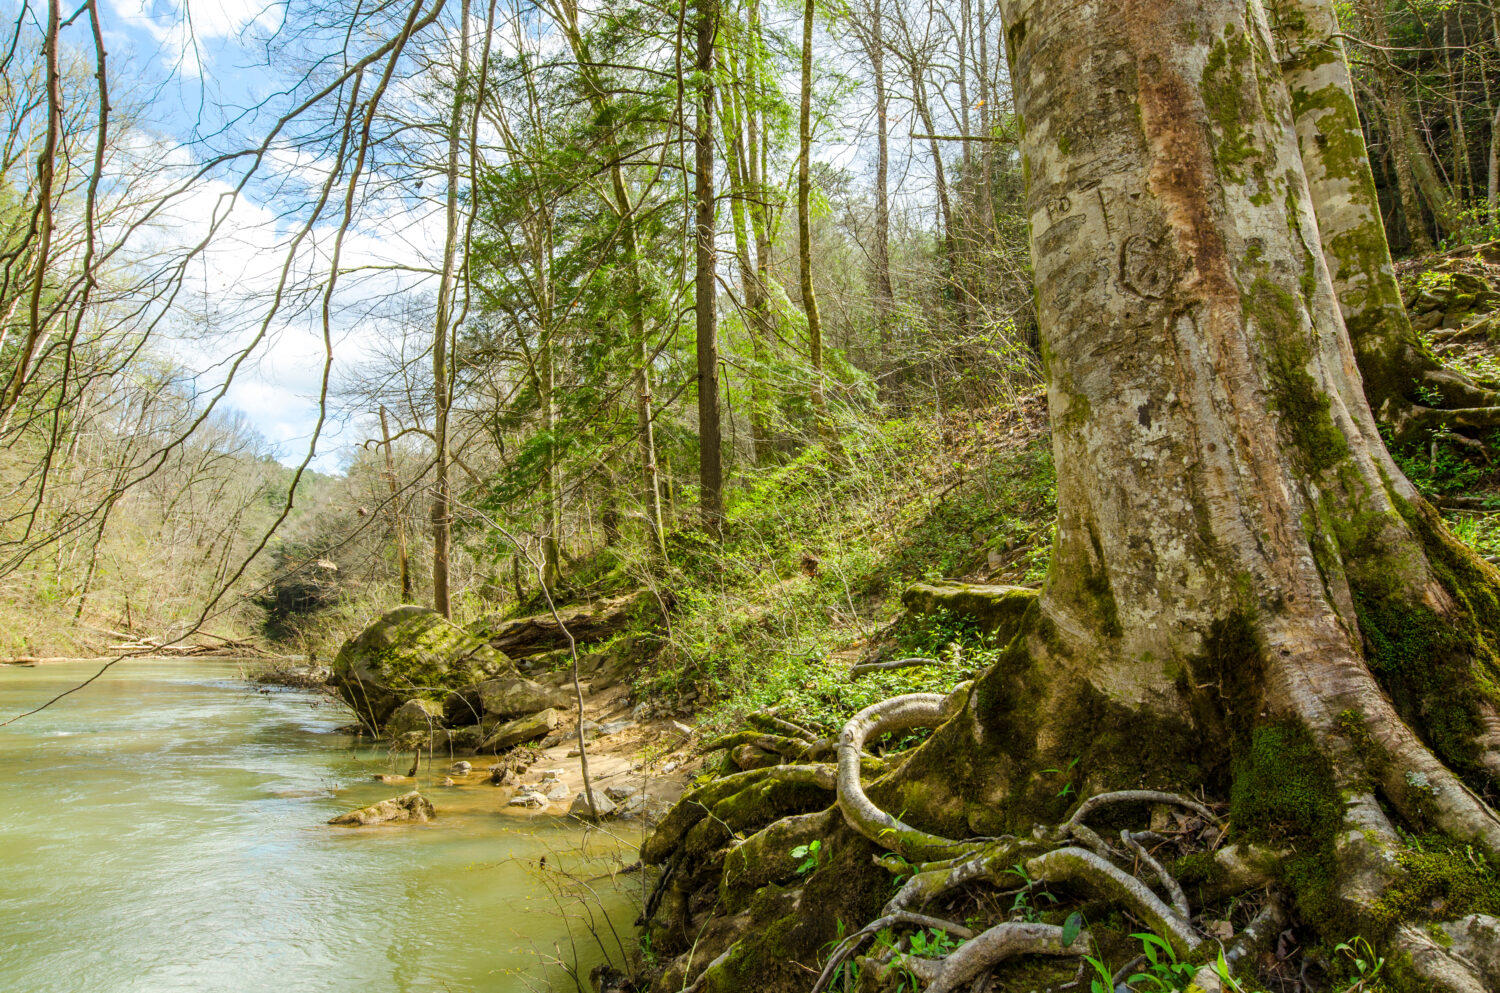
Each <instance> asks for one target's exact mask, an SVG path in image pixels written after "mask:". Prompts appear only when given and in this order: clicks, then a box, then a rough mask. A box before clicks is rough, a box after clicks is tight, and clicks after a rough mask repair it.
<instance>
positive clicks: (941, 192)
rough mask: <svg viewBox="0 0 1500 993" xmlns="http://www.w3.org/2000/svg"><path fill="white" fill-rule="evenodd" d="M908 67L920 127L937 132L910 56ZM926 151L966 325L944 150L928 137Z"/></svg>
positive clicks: (947, 262) (947, 265) (946, 257)
mask: <svg viewBox="0 0 1500 993" xmlns="http://www.w3.org/2000/svg"><path fill="white" fill-rule="evenodd" d="M909 68H910V69H911V91H912V102H913V103H914V104H915V105H916V110H917V116H918V117H920V118H921V120H922V126H923V127H924V128H926V129H927V133H928V134H929V135H936V134H937V131H936V130H935V128H934V127H933V119H932V108H931V107H930V106H929V105H928V103H927V84H926V82H925V81H924V80H923V78H922V70H921V67H920V66H919V65H918V63H917V60H916V58H915V57H914V56H913V57H912V58H911V60H910V62H909ZM927 147H928V151H929V152H930V153H931V155H932V180H933V185H934V186H935V187H936V188H937V200H938V215H939V217H940V218H941V220H942V222H943V236H942V248H943V262H944V269H945V270H946V274H947V277H948V285H949V290H950V292H952V294H953V297H954V300H955V301H957V304H958V307H957V310H958V323H959V326H960V327H965V328H966V327H968V326H969V308H968V301H967V298H966V295H965V293H964V290H963V280H962V272H961V270H960V264H959V258H958V241H957V234H956V232H955V231H954V227H953V206H952V202H951V198H950V197H949V196H948V174H947V170H946V169H944V168H943V152H942V149H941V148H940V147H939V146H938V142H937V139H936V138H935V137H931V138H929V139H928V141H927Z"/></svg>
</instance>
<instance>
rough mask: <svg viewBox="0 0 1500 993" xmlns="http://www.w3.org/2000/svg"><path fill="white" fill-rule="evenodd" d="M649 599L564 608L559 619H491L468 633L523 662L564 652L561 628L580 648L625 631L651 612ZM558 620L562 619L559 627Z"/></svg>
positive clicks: (643, 595)
mask: <svg viewBox="0 0 1500 993" xmlns="http://www.w3.org/2000/svg"><path fill="white" fill-rule="evenodd" d="M649 596H650V594H649V593H633V594H631V595H629V596H622V597H614V598H612V599H607V600H599V601H597V602H595V603H593V604H588V605H584V606H578V607H563V608H560V609H559V610H558V617H553V616H552V612H551V611H548V612H546V613H543V614H534V615H532V616H530V617H513V618H509V619H506V618H502V617H499V616H498V615H491V616H488V617H483V618H480V619H479V620H477V621H475V622H474V623H473V624H470V625H469V630H470V631H471V632H473V633H474V635H475V636H477V637H479V638H483V639H484V640H485V641H486V642H488V643H489V645H490V647H491V648H494V649H495V650H496V651H500V652H504V653H505V654H506V655H508V656H509V657H511V658H513V659H525V658H530V657H532V656H533V655H540V654H542V653H543V652H549V651H554V650H556V649H559V648H567V647H568V635H567V633H564V631H563V628H564V627H566V628H567V631H568V633H571V634H572V635H573V640H574V641H576V642H577V643H578V644H580V645H582V644H584V643H585V642H590V641H598V640H599V639H601V638H608V637H609V636H610V635H613V634H616V633H618V632H620V631H622V630H624V628H625V627H626V625H627V624H629V622H630V620H631V618H632V617H633V616H634V615H635V613H636V611H638V610H641V609H650V608H649V605H648V604H647V602H646V600H647V597H649ZM558 618H561V620H562V623H561V624H559V623H558Z"/></svg>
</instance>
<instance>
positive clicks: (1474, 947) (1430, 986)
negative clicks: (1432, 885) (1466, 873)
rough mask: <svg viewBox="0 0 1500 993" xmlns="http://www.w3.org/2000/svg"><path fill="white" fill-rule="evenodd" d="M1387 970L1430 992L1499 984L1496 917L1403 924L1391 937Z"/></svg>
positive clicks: (1487, 989) (1483, 990)
mask: <svg viewBox="0 0 1500 993" xmlns="http://www.w3.org/2000/svg"><path fill="white" fill-rule="evenodd" d="M1392 944H1393V947H1394V949H1395V951H1396V953H1397V954H1396V956H1395V957H1394V958H1393V959H1392V961H1391V967H1392V969H1393V971H1394V972H1395V973H1396V974H1398V975H1399V976H1400V978H1401V979H1403V980H1405V981H1406V982H1407V983H1408V984H1409V985H1415V986H1417V988H1420V989H1424V990H1430V991H1432V993H1491V991H1493V990H1495V989H1500V920H1497V919H1496V918H1494V917H1491V916H1489V915H1487V914H1470V915H1468V916H1467V917H1463V918H1460V919H1459V920H1456V921H1445V922H1443V923H1440V924H1438V923H1434V924H1430V925H1428V926H1427V927H1425V928H1423V927H1415V926H1412V925H1405V926H1403V927H1401V928H1400V929H1399V930H1398V931H1397V933H1396V937H1395V939H1394V941H1393V943H1392Z"/></svg>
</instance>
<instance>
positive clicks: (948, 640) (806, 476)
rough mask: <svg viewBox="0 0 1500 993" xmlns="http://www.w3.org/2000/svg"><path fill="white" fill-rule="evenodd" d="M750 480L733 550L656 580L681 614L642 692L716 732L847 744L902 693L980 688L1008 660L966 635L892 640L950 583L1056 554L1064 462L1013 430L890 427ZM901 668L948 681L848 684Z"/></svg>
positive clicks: (995, 425)
mask: <svg viewBox="0 0 1500 993" xmlns="http://www.w3.org/2000/svg"><path fill="white" fill-rule="evenodd" d="M945 435H946V438H945ZM739 476H740V477H741V478H743V479H745V480H746V481H745V482H744V483H743V485H740V486H738V487H736V488H735V489H733V490H731V491H730V492H729V493H728V494H727V499H726V504H727V508H726V509H727V514H728V523H727V527H726V529H725V536H724V540H723V541H722V542H721V543H714V542H712V541H710V540H708V539H707V538H706V537H705V536H703V535H701V534H698V533H695V532H676V533H674V534H673V535H672V536H671V538H670V540H669V552H670V557H671V559H672V564H671V567H670V569H669V570H668V574H667V575H666V577H665V578H659V579H658V580H657V582H658V583H659V585H660V586H661V587H663V588H666V589H670V590H671V594H672V597H673V599H674V603H675V606H674V609H673V611H672V614H671V624H670V629H669V630H666V631H662V632H660V637H661V642H660V651H658V652H657V653H656V654H655V657H654V659H653V660H652V661H651V663H650V664H649V665H647V666H646V667H645V668H644V669H642V670H641V671H640V672H639V674H638V675H637V678H636V681H635V688H636V691H637V693H638V694H639V695H642V696H645V697H647V698H653V699H656V700H658V701H664V702H666V703H668V704H670V703H671V702H672V701H674V700H675V701H679V702H680V703H682V704H683V705H684V706H686V701H696V709H698V710H699V711H700V719H701V720H703V721H704V722H705V723H707V724H708V725H709V726H710V727H728V726H730V725H732V724H734V723H735V722H736V721H737V720H738V718H740V717H741V716H743V715H744V714H745V713H747V712H749V711H753V710H758V709H764V708H766V707H769V706H778V707H780V708H781V713H782V715H783V716H788V717H792V718H794V719H799V720H802V721H804V722H806V723H808V724H809V725H812V726H816V727H819V728H832V727H833V726H836V725H837V724H838V723H841V722H842V721H843V720H844V719H845V718H847V717H848V716H849V715H850V714H852V713H854V712H855V711H857V710H858V709H860V708H861V707H863V706H866V705H868V704H870V703H873V702H875V701H877V700H880V699H884V698H885V697H887V696H890V695H891V694H893V693H900V692H911V691H916V690H933V689H945V688H947V687H949V686H951V685H953V683H955V682H957V681H959V680H960V679H963V678H967V677H968V676H969V675H972V674H973V673H974V672H975V671H977V670H978V669H979V668H981V667H982V666H983V665H985V664H987V661H988V659H989V657H990V656H989V655H988V654H987V653H990V652H993V650H994V646H992V645H986V644H984V640H983V639H982V638H980V637H979V636H978V634H977V632H975V631H974V630H973V629H972V628H970V627H965V626H964V624H963V623H961V622H958V621H956V620H954V619H952V618H940V619H937V620H935V621H933V622H931V623H929V624H926V625H917V626H903V627H901V628H892V626H891V623H890V622H891V621H892V620H893V619H894V618H895V617H897V616H898V615H899V614H900V612H901V604H900V594H901V592H902V591H903V590H904V589H905V588H906V587H907V586H908V585H909V584H911V583H912V582H914V581H917V580H920V579H924V578H936V577H940V576H946V577H967V578H977V579H988V578H990V577H991V576H992V575H993V576H994V581H996V582H1023V581H1025V580H1026V578H1027V576H1028V574H1032V573H1036V572H1038V568H1037V566H1038V561H1041V562H1045V556H1046V555H1047V553H1048V552H1049V551H1050V537H1049V536H1050V528H1051V526H1052V518H1053V514H1054V507H1055V499H1056V497H1055V476H1054V473H1053V468H1052V459H1051V449H1050V445H1049V444H1048V442H1047V439H1046V436H1045V434H1044V433H1039V432H1036V431H1032V430H1025V429H1015V422H1014V421H1011V420H1009V419H1007V418H1006V417H1004V416H1003V415H1001V414H999V413H994V414H991V413H980V414H976V415H974V416H973V418H972V420H970V421H969V422H967V423H964V424H961V425H960V424H957V423H956V422H955V421H954V419H953V418H952V417H951V416H950V417H949V419H948V421H947V424H946V430H945V431H938V430H935V429H934V425H933V424H931V423H929V421H928V420H927V419H926V418H922V419H912V420H905V421H893V422H888V423H886V424H884V425H881V426H880V427H879V428H878V429H874V430H871V431H869V432H867V433H866V434H865V435H863V436H861V437H857V438H852V439H851V438H849V437H847V436H846V438H845V439H844V442H843V448H842V450H841V451H839V452H831V451H829V450H828V449H826V448H822V447H818V448H812V449H808V450H807V451H805V452H803V453H802V454H801V455H800V456H799V457H798V458H796V459H795V460H793V461H790V462H788V463H785V464H783V465H779V466H775V467H772V468H768V469H763V470H757V471H753V472H752V471H742V472H740V473H739ZM997 562H998V563H999V569H998V573H996V569H995V566H996V563H997ZM900 654H907V655H928V656H933V657H938V658H940V659H941V660H942V664H941V665H939V666H933V667H925V668H919V669H910V670H901V671H895V672H891V673H885V674H876V675H871V676H867V677H865V678H862V679H860V680H858V681H853V682H851V681H850V679H849V678H848V669H849V667H850V666H851V665H852V664H854V663H855V662H857V661H860V660H862V659H866V658H869V657H872V656H878V657H881V658H895V657H899V655H900Z"/></svg>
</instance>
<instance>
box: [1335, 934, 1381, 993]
mask: <svg viewBox="0 0 1500 993" xmlns="http://www.w3.org/2000/svg"><path fill="white" fill-rule="evenodd" d="M1333 951H1334V954H1336V955H1342V956H1343V957H1344V958H1346V959H1348V960H1349V964H1350V965H1351V966H1353V967H1354V974H1355V978H1354V982H1353V983H1352V984H1350V985H1349V986H1346V987H1344V989H1343V991H1342V993H1360V991H1362V990H1364V989H1367V988H1368V987H1369V985H1370V983H1371V982H1373V981H1374V979H1375V977H1376V976H1378V975H1380V970H1381V969H1382V968H1383V967H1384V966H1385V959H1384V958H1381V957H1380V956H1379V955H1376V954H1375V949H1374V948H1372V947H1371V946H1370V943H1369V942H1368V941H1366V940H1365V939H1363V938H1361V937H1359V936H1358V935H1356V936H1355V937H1353V938H1350V939H1349V940H1348V941H1341V942H1339V943H1338V944H1337V945H1334V946H1333Z"/></svg>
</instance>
